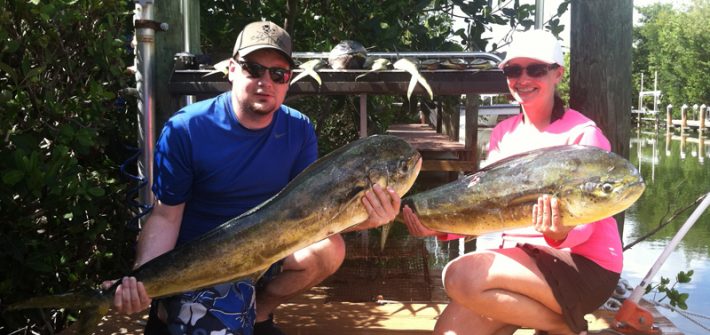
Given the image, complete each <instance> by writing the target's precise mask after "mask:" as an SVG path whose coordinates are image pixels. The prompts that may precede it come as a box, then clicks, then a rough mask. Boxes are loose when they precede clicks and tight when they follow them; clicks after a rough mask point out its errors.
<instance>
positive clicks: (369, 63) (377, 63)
mask: <svg viewBox="0 0 710 335" xmlns="http://www.w3.org/2000/svg"><path fill="white" fill-rule="evenodd" d="M364 66H365V68H367V69H370V70H369V71H367V72H365V73H363V74H361V75H359V76H357V77H355V81H358V80H359V79H360V78H362V77H364V76H366V75H368V74H370V73H374V72H379V71H384V70H387V69H389V67H390V66H392V62H391V61H390V60H389V59H387V58H382V57H380V58H372V57H371V58H368V59H367V60H366V61H365V65H364Z"/></svg>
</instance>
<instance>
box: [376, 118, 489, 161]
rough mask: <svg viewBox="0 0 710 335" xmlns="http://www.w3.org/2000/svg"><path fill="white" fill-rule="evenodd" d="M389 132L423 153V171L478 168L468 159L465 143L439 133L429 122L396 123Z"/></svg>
mask: <svg viewBox="0 0 710 335" xmlns="http://www.w3.org/2000/svg"><path fill="white" fill-rule="evenodd" d="M387 134H389V135H396V136H399V137H401V138H403V139H404V140H405V141H407V142H408V143H409V144H411V145H412V146H413V147H414V148H415V149H417V150H418V151H419V152H420V153H421V154H422V157H423V162H422V171H461V172H472V171H475V170H476V162H473V161H468V160H466V151H467V149H466V146H465V145H464V144H463V143H460V142H458V141H454V140H451V139H450V138H449V136H447V135H444V134H441V133H437V132H436V130H435V129H434V127H432V126H430V125H428V124H419V123H412V124H395V125H391V126H390V127H389V128H388V129H387Z"/></svg>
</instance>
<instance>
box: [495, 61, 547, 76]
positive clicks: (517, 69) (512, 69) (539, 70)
mask: <svg viewBox="0 0 710 335" xmlns="http://www.w3.org/2000/svg"><path fill="white" fill-rule="evenodd" d="M558 67H559V65H557V64H541V63H538V64H530V65H528V66H526V67H522V66H520V65H510V66H506V67H504V68H503V74H505V76H506V77H508V78H520V76H522V75H523V70H525V72H527V73H528V76H529V77H533V78H538V77H542V76H544V75H546V74H547V71H549V70H552V69H556V68H558Z"/></svg>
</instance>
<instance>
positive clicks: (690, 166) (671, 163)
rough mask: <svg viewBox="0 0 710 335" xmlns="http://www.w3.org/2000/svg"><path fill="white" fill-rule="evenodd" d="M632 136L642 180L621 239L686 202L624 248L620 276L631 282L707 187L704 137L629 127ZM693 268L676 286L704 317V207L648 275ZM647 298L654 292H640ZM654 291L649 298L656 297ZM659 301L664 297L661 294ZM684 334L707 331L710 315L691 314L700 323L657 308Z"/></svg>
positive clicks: (709, 226) (707, 285) (709, 245)
mask: <svg viewBox="0 0 710 335" xmlns="http://www.w3.org/2000/svg"><path fill="white" fill-rule="evenodd" d="M634 135H635V136H633V135H632V140H631V148H630V149H631V150H630V156H631V157H630V160H631V161H632V162H633V163H634V164H635V165H636V166H637V167H638V168H639V170H640V171H641V173H642V174H643V177H644V180H645V181H646V191H645V192H644V194H643V196H642V197H641V198H640V199H639V201H637V202H636V204H634V205H633V206H632V207H631V208H629V210H628V211H627V212H626V220H625V226H624V236H623V240H624V244H625V245H628V244H630V243H631V242H633V241H635V240H636V239H638V238H639V237H641V236H644V235H646V234H648V233H649V232H650V231H651V230H653V229H654V228H656V227H657V226H658V225H659V224H660V223H661V222H664V221H665V220H666V217H667V216H669V215H671V214H673V213H675V212H677V211H679V210H680V209H682V208H685V207H688V206H691V205H692V206H691V207H690V208H689V209H688V210H686V211H684V212H683V214H682V215H680V216H679V217H677V218H676V219H673V220H672V221H671V223H670V224H668V225H667V226H665V227H664V228H662V229H661V230H660V231H658V232H656V233H655V234H653V235H652V236H650V237H648V238H647V239H645V240H644V241H643V242H641V243H639V244H637V245H636V246H634V247H632V248H631V249H629V250H627V251H625V252H624V258H625V260H624V272H623V273H622V276H623V277H624V278H625V279H627V280H628V281H629V282H630V283H631V284H632V285H633V286H636V285H637V284H638V283H639V282H640V281H641V280H642V279H643V278H644V277H645V276H646V274H647V273H648V272H649V270H650V269H651V267H652V266H653V264H654V263H655V261H656V260H657V259H658V257H659V256H660V254H661V253H662V252H663V250H664V249H665V247H666V245H667V244H668V243H669V242H670V241H671V239H673V237H674V236H675V234H676V232H677V231H678V230H679V229H680V227H681V226H682V225H683V224H684V223H685V221H686V220H687V218H688V216H690V214H691V213H692V211H693V210H695V208H696V207H697V205H693V202H694V201H695V200H696V199H697V198H698V197H699V196H701V195H703V194H706V193H708V192H710V166H709V165H710V139H708V138H707V137H705V138H703V137H700V136H699V135H698V133H695V132H691V133H690V134H684V135H683V136H680V134H679V133H675V134H674V133H670V134H666V133H665V132H664V131H661V132H660V133H658V134H656V133H653V132H643V131H635V134H634ZM688 270H694V274H693V277H692V281H691V282H690V283H687V284H680V285H679V286H678V287H677V289H678V290H679V291H681V292H684V293H688V294H689V297H688V300H687V301H686V302H687V304H688V309H687V311H690V312H693V313H700V314H702V315H705V316H708V317H710V210H706V211H705V212H704V213H703V214H702V215H701V216H700V218H699V219H698V221H696V223H695V225H694V226H693V227H692V228H691V229H690V230H689V231H688V233H687V234H686V236H685V237H684V238H683V239H682V240H681V242H680V245H678V247H677V248H676V249H675V250H674V251H673V252H672V253H671V255H670V256H669V257H668V259H667V260H666V261H665V262H664V263H663V265H662V266H661V268H660V270H659V271H658V273H657V274H656V276H655V277H654V279H653V280H652V281H653V282H654V283H658V282H659V280H660V278H661V277H665V278H668V279H670V280H671V283H673V282H675V277H676V274H677V273H678V272H679V271H688ZM645 298H647V299H648V300H653V299H654V296H653V295H652V294H648V295H646V296H645ZM660 298H661V296H659V295H657V296H656V299H655V300H658V299H660ZM664 302H668V300H667V299H666V300H665V301H664ZM658 309H659V311H660V312H662V313H663V314H664V315H666V316H667V317H668V318H669V319H670V320H671V321H673V323H674V324H675V325H676V326H677V327H678V328H679V329H680V330H681V331H683V332H684V333H685V334H689V335H695V334H698V335H699V334H710V330H709V329H707V328H708V327H710V319H703V318H698V317H693V319H694V320H697V321H700V322H701V323H702V324H703V325H704V327H705V328H703V327H702V326H698V325H696V324H694V323H693V322H692V321H690V320H688V319H686V318H684V317H682V316H681V314H680V313H681V312H672V311H670V310H668V309H666V308H662V307H658Z"/></svg>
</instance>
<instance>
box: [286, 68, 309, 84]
mask: <svg viewBox="0 0 710 335" xmlns="http://www.w3.org/2000/svg"><path fill="white" fill-rule="evenodd" d="M306 75H308V73H307V72H306V71H303V72H301V73H299V74H298V75H297V76H296V78H293V79H292V80H291V84H290V85H293V84H294V83H295V82H297V81H299V80H300V79H301V78H303V77H305V76H306Z"/></svg>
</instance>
